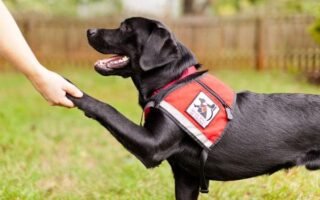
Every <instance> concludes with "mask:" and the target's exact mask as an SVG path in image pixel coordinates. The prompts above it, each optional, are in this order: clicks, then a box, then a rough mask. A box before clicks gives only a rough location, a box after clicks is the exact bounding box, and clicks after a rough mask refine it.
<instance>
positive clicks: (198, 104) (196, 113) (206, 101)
mask: <svg viewBox="0 0 320 200" xmlns="http://www.w3.org/2000/svg"><path fill="white" fill-rule="evenodd" d="M219 110H220V109H219V106H218V105H217V104H215V103H214V102H213V101H212V100H211V99H210V98H209V97H208V96H207V95H206V94H204V93H203V92H200V93H199V94H198V96H197V97H196V98H195V99H194V100H193V102H192V103H191V104H190V106H189V107H188V109H187V113H188V114H189V115H190V116H191V117H192V118H193V119H194V120H195V121H196V122H198V124H200V125H201V126H202V128H206V127H207V126H208V124H209V123H210V122H211V121H212V120H213V119H214V117H215V116H216V115H217V114H218V112H219Z"/></svg>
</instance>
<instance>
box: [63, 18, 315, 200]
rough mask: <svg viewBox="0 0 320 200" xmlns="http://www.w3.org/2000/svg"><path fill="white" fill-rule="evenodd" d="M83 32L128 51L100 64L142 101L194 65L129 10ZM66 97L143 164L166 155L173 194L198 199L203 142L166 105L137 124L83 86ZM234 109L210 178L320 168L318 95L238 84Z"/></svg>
mask: <svg viewBox="0 0 320 200" xmlns="http://www.w3.org/2000/svg"><path fill="white" fill-rule="evenodd" d="M154 34H157V35H154ZM88 39H89V43H90V44H91V45H92V46H93V47H94V48H95V49H96V50H98V51H99V52H102V53H117V54H123V55H127V56H129V57H130V60H131V62H130V63H129V64H128V65H127V66H126V67H124V68H122V69H116V70H112V71H107V72H106V71H103V70H101V69H97V71H98V72H100V73H101V74H103V75H120V76H123V77H131V78H132V80H133V82H134V84H135V86H136V87H137V89H138V91H139V103H140V105H141V106H142V107H143V106H144V105H145V103H146V102H147V100H148V98H149V97H150V95H151V93H152V91H154V90H156V89H158V88H161V87H162V86H164V85H165V84H166V83H168V82H170V81H171V80H173V79H175V78H177V77H179V76H180V74H181V73H182V71H183V70H184V69H186V68H187V67H189V66H191V65H196V66H197V67H199V65H198V62H197V61H196V59H195V57H194V55H193V54H192V53H191V51H190V50H188V49H187V48H186V47H185V46H184V45H183V44H181V43H180V42H179V41H178V40H177V39H175V37H174V36H173V34H172V33H171V32H170V31H169V30H168V29H166V28H165V27H164V25H163V24H161V23H160V22H157V21H154V20H149V19H144V18H130V19H127V20H125V21H124V22H123V23H122V24H121V26H120V28H118V29H113V30H110V29H90V30H89V31H88ZM166 58H168V59H166ZM142 65H143V66H142ZM68 97H69V98H70V99H71V100H72V101H73V102H74V103H75V105H76V106H77V107H78V108H79V109H81V110H83V111H84V112H85V114H86V115H87V116H88V117H91V118H93V119H95V120H97V121H99V122H100V123H101V124H102V125H103V126H104V127H106V128H107V129H108V130H109V131H110V132H111V134H112V135H113V136H114V137H115V138H116V139H117V140H118V141H119V142H120V143H121V144H122V145H123V146H124V147H125V148H126V149H128V150H129V151H130V152H131V153H132V154H133V155H135V156H136V157H137V158H138V159H139V160H140V161H141V162H142V163H143V164H144V165H145V166H146V167H147V168H150V167H155V166H158V165H159V164H160V163H161V162H162V161H164V160H168V162H169V163H170V165H171V167H172V171H173V174H174V178H175V188H176V189H175V192H176V199H180V200H194V199H197V197H198V189H199V174H198V172H199V156H200V151H201V148H200V147H199V145H197V144H196V143H195V142H194V141H193V140H192V139H191V138H190V137H189V136H188V135H187V134H186V133H184V132H183V131H182V130H181V129H180V128H179V127H178V126H177V125H176V124H175V123H173V122H172V121H171V120H170V119H169V118H168V117H167V116H166V115H165V114H164V113H162V112H161V111H159V110H156V109H152V110H151V112H150V114H149V117H148V118H147V120H146V122H145V124H144V126H143V127H141V126H139V125H136V124H134V123H133V122H131V121H130V120H128V119H127V118H126V117H124V116H123V115H122V114H121V113H119V112H118V111H117V110H116V109H114V108H113V107H111V106H110V105H108V104H105V103H103V102H100V101H98V100H96V99H94V98H92V97H90V96H88V95H86V94H85V95H84V97H82V98H74V97H71V96H68ZM233 115H234V119H233V120H232V121H231V122H230V123H229V124H228V126H227V128H226V130H225V134H224V136H223V138H222V139H221V140H220V142H219V143H218V144H217V145H216V146H215V147H214V148H212V150H211V151H210V153H209V158H208V161H207V164H206V176H207V178H209V179H211V180H221V181H226V180H238V179H244V178H249V177H254V176H258V175H262V174H271V173H273V172H275V171H277V170H280V169H286V168H290V167H293V166H296V165H306V168H307V169H311V170H315V169H319V168H320V122H319V119H320V97H319V96H317V95H309V94H257V93H252V92H241V93H238V94H237V101H236V104H235V107H234V110H233Z"/></svg>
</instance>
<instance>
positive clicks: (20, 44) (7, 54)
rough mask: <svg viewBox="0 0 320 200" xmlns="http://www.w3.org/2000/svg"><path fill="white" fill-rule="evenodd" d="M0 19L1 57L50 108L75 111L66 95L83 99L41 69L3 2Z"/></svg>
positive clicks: (64, 82)
mask: <svg viewBox="0 0 320 200" xmlns="http://www.w3.org/2000/svg"><path fill="white" fill-rule="evenodd" d="M0 16H1V20H0V30H1V31H0V55H1V56H3V57H4V58H5V59H6V60H7V61H8V62H10V63H11V64H12V65H14V66H15V67H16V68H17V69H18V70H19V71H21V72H22V73H23V74H24V75H25V76H26V77H27V78H28V79H29V80H30V81H31V83H32V84H33V86H34V87H35V88H36V89H37V90H38V91H39V92H40V93H41V95H42V96H43V97H44V98H45V99H46V100H47V101H48V102H49V103H50V104H51V105H61V106H65V107H73V106H74V105H73V103H72V102H71V101H70V100H69V99H67V98H66V96H65V95H66V93H69V94H71V95H72V96H75V97H81V96H82V92H81V91H80V90H79V89H78V88H76V87H75V86H74V85H72V84H71V83H69V82H68V81H66V80H65V79H64V78H62V77H61V76H60V75H58V74H56V73H55V72H52V71H50V70H48V69H46V68H45V67H44V66H43V65H41V63H40V62H39V61H38V59H37V58H36V57H35V55H34V54H33V52H32V50H31V49H30V47H29V45H28V44H27V42H26V40H25V39H24V37H23V35H22V33H21V31H20V30H19V28H18V26H17V24H16V22H15V20H14V19H13V17H12V16H11V14H10V12H9V11H8V9H7V8H6V6H5V5H4V3H3V2H2V1H1V0H0Z"/></svg>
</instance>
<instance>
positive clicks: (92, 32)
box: [87, 28, 98, 36]
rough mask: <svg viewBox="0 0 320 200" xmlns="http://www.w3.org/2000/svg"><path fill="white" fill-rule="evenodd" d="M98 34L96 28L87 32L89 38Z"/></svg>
mask: <svg viewBox="0 0 320 200" xmlns="http://www.w3.org/2000/svg"><path fill="white" fill-rule="evenodd" d="M97 33H98V29H96V28H90V29H88V30H87V36H94V35H96V34H97Z"/></svg>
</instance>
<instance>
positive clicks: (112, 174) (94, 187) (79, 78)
mask: <svg viewBox="0 0 320 200" xmlns="http://www.w3.org/2000/svg"><path fill="white" fill-rule="evenodd" d="M66 69H67V70H65V71H60V72H59V73H61V74H63V75H64V76H65V77H67V78H69V79H70V80H72V81H73V82H74V83H76V84H77V85H78V86H79V87H80V88H81V89H83V90H84V91H86V92H88V93H89V94H91V95H92V96H94V97H97V98H98V99H101V100H102V101H105V102H108V103H110V104H111V105H113V106H115V107H116V108H117V109H118V110H119V111H120V112H121V113H124V115H126V116H128V117H129V118H130V119H133V120H134V121H135V122H136V123H138V122H139V118H140V116H141V109H140V108H139V107H138V106H137V103H136V102H137V98H138V97H137V94H136V92H135V91H136V90H135V89H134V88H133V86H132V84H131V81H130V80H129V79H126V80H124V79H121V78H111V77H103V76H100V75H97V74H96V73H95V72H94V70H91V69H84V68H79V67H74V68H72V67H70V66H66ZM215 74H216V75H217V76H218V77H220V78H221V79H222V80H224V81H226V82H227V83H229V84H230V85H231V86H232V87H233V88H234V89H236V90H238V91H239V90H243V89H249V90H251V91H256V92H284V91H285V92H306V93H318V92H319V88H317V87H314V86H310V85H308V84H306V83H303V82H299V81H297V80H296V79H295V78H294V77H293V76H291V75H288V74H281V73H270V72H268V73H258V72H254V71H237V70H223V71H217V70H216V71H215ZM0 80H1V84H0V105H2V107H1V109H0V199H26V200H33V199H66V200H72V199H74V200H82V199H114V200H149V199H161V200H171V199H174V185H173V178H172V174H171V170H170V168H169V166H168V164H167V163H166V162H164V163H163V164H162V165H161V166H160V167H157V168H155V169H152V170H146V169H145V168H144V167H143V165H142V164H141V163H140V162H139V161H138V160H137V159H136V158H135V157H134V156H132V155H131V154H130V153H129V152H128V151H126V150H125V149H124V148H123V147H122V146H121V145H120V144H119V143H118V142H117V141H116V140H115V139H114V138H113V137H112V136H111V135H110V134H109V133H108V132H107V131H106V130H105V129H104V128H103V127H102V126H101V125H99V124H98V123H97V122H94V121H93V120H91V119H88V118H86V117H85V116H84V115H83V113H82V112H80V111H78V110H77V109H71V110H69V109H65V108H58V107H50V106H48V105H47V103H46V102H45V101H44V100H43V99H42V98H41V97H40V95H39V94H38V93H37V92H36V91H35V90H34V89H33V88H32V86H31V84H30V83H29V82H27V80H26V79H25V78H23V76H22V75H20V74H16V73H9V72H2V73H1V74H0ZM252 83H254V84H252ZM210 186H211V187H210V193H209V195H202V196H201V198H200V199H202V200H209V199H228V200H229V199H230V200H236V199H244V200H246V199H248V200H249V199H266V200H273V199H286V200H295V199H310V200H313V199H315V200H316V199H319V196H320V190H319V188H320V174H319V172H318V171H316V172H309V171H306V170H305V169H304V168H295V169H292V170H289V171H281V172H278V173H275V174H273V175H272V176H260V177H257V178H252V179H247V180H241V181H229V182H216V181H212V182H211V183H210Z"/></svg>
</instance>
